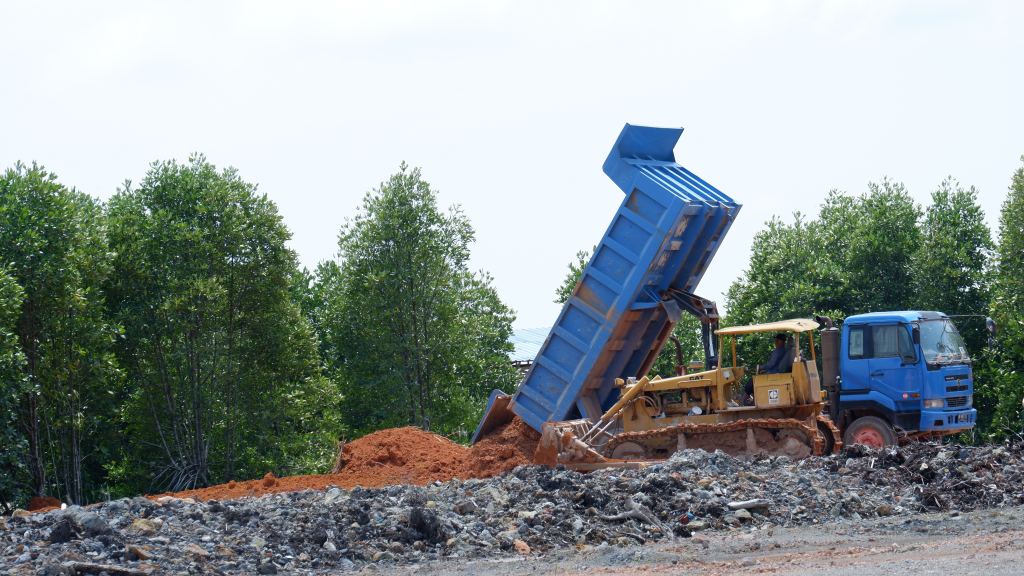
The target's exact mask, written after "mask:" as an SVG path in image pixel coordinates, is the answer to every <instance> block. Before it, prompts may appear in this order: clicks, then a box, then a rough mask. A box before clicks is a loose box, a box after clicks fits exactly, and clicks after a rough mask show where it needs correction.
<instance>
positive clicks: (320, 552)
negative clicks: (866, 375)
mask: <svg viewBox="0 0 1024 576" xmlns="http://www.w3.org/2000/svg"><path fill="white" fill-rule="evenodd" d="M1021 505H1024V451H1022V447H1021V446H998V447H980V448H973V447H959V446H939V445H932V444H915V445H911V446H908V447H904V448H900V449H890V450H883V451H871V450H866V449H861V448H859V447H854V448H853V449H848V450H846V451H845V452H844V453H843V454H841V455H838V456H830V457H823V458H810V459H806V460H801V461H796V462H794V461H791V460H789V459H787V458H785V457H778V458H760V459H753V460H751V459H740V458H734V457H731V456H728V455H725V454H723V453H720V452H716V453H714V454H708V453H706V452H703V451H699V450H694V451H686V452H683V453H680V454H676V455H675V456H673V457H672V459H670V460H669V461H667V462H665V463H663V464H659V465H655V466H650V467H647V468H643V469H640V470H628V471H622V470H604V471H600V472H595V473H591V474H578V473H575V472H570V471H566V470H557V469H556V470H551V469H546V468H541V467H537V466H523V467H519V468H516V469H515V470H514V471H513V472H511V473H509V474H506V475H504V476H499V477H495V478H489V479H486V480H468V481H457V480H456V481H450V482H445V483H441V482H438V483H435V484H433V485H428V486H405V485H402V486H391V487H385V488H379V489H372V490H371V489H362V488H355V489H352V490H342V489H339V488H331V489H328V490H326V491H311V490H307V491H303V492H293V493H283V494H273V495H270V496H265V497H261V498H242V499H238V500H226V501H207V502H196V501H193V500H190V499H181V498H172V497H164V498H160V499H158V500H156V501H152V500H148V499H145V498H134V499H130V500H127V499H126V500H117V501H112V502H107V503H103V504H97V505H92V506H88V507H70V508H68V509H66V510H56V511H52V512H47V513H44V514H29V513H22V512H19V513H16V514H15V516H14V517H11V518H6V519H2V520H0V571H7V572H8V573H11V574H100V573H103V572H106V573H108V574H148V573H162V572H166V573H225V574H243V573H244V574H252V573H259V574H275V573H279V572H280V573H308V574H320V573H336V572H338V571H346V570H360V569H363V570H366V569H379V570H386V571H394V570H396V569H403V567H409V566H410V565H417V566H419V567H427V566H432V567H433V568H432V569H437V568H438V567H439V566H445V565H451V566H459V565H460V564H459V563H464V562H469V561H474V560H479V559H486V560H487V561H491V562H493V561H501V562H508V563H510V564H509V565H512V564H511V562H513V561H515V560H517V559H519V558H524V557H525V558H537V557H538V556H539V557H550V558H556V557H560V555H564V554H567V553H569V552H570V551H572V552H573V553H578V551H583V552H582V553H584V554H592V553H594V552H593V551H595V550H604V551H610V552H608V553H615V554H626V555H629V554H633V553H634V552H637V551H639V552H641V553H644V552H643V551H646V550H657V549H659V547H669V548H671V547H673V546H686V547H688V548H687V549H689V548H692V546H693V543H694V542H695V541H696V542H700V541H707V539H708V538H717V537H719V536H720V535H722V534H731V533H735V532H741V533H747V534H764V533H765V532H764V531H766V530H781V529H788V528H796V529H800V527H804V526H808V525H818V524H825V525H829V526H850V527H856V526H860V525H861V524H862V523H867V522H884V521H889V522H893V524H892V525H893V526H899V522H902V521H905V520H910V521H913V520H914V519H915V518H919V517H921V516H920V515H921V514H922V513H928V512H936V511H942V512H944V513H946V515H949V514H951V513H952V514H957V515H959V514H961V513H963V512H967V511H971V510H980V509H1008V508H1012V507H1018V506H1021ZM757 540H760V537H758V538H757ZM648 543H655V544H654V545H653V546H643V547H641V546H638V545H639V544H648Z"/></svg>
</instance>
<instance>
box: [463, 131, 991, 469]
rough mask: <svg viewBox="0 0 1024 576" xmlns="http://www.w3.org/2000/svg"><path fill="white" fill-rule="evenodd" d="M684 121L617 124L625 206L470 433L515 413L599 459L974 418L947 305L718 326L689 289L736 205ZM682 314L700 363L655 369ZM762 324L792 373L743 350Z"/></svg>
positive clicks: (563, 455)
mask: <svg viewBox="0 0 1024 576" xmlns="http://www.w3.org/2000/svg"><path fill="white" fill-rule="evenodd" d="M681 134H682V129H670V128H650V127H642V126H631V125H628V124H627V125H626V126H625V128H623V130H622V132H621V133H620V134H619V137H618V139H617V140H616V141H615V144H614V146H613V147H612V151H611V153H610V154H609V155H608V158H607V160H606V161H605V163H604V172H605V174H607V175H608V176H609V177H610V178H611V179H612V181H613V182H615V184H616V185H618V187H619V188H620V189H621V190H622V192H623V193H624V197H623V200H622V203H621V204H620V206H619V208H618V210H617V211H616V213H615V214H614V216H613V217H612V221H611V223H610V224H609V226H608V229H607V230H606V232H605V234H604V237H603V238H602V239H601V240H600V242H598V244H597V246H596V248H595V251H594V254H593V256H592V257H591V259H590V261H589V263H588V265H587V267H586V268H585V269H584V270H583V273H582V275H581V278H580V281H579V283H578V284H577V286H576V288H575V290H574V292H573V294H572V296H571V297H570V298H569V299H568V300H567V301H566V303H565V305H564V306H563V308H562V311H561V313H560V314H559V316H558V319H557V320H556V321H555V324H554V326H553V327H552V328H551V331H550V333H549V334H548V336H547V339H546V340H545V341H544V344H543V345H542V346H541V348H540V350H539V353H538V354H537V357H536V358H535V359H534V362H533V364H532V366H531V367H530V369H529V371H528V372H527V374H526V376H525V377H524V379H523V381H522V383H521V384H520V385H519V388H518V389H517V390H516V392H515V394H514V395H512V396H507V395H505V394H503V393H501V392H498V391H495V392H494V393H492V395H491V398H490V400H489V402H488V404H487V408H486V410H485V414H484V417H483V419H482V420H481V422H480V425H479V426H478V427H477V430H476V432H475V434H474V436H473V441H474V442H475V441H476V440H477V439H479V438H480V437H482V436H483V435H485V434H486V433H487V432H489V431H490V430H491V429H493V428H495V427H496V426H499V425H501V424H502V423H504V422H507V421H508V420H509V419H511V418H512V417H513V415H515V416H518V417H519V418H521V419H522V420H523V421H524V422H525V423H526V424H528V425H529V426H531V427H532V428H534V429H536V430H538V431H541V432H542V438H541V442H540V445H541V446H540V448H539V449H538V461H541V462H546V463H549V464H565V465H571V466H574V467H576V468H588V467H591V468H592V467H600V466H604V465H610V464H614V463H618V464H621V463H623V462H626V463H628V462H630V461H633V460H649V459H657V458H664V457H667V456H668V455H670V454H671V453H672V452H674V451H676V450H678V449H682V448H687V447H703V448H709V449H714V448H720V449H723V450H725V451H728V452H734V453H764V452H773V453H784V454H789V455H791V456H794V457H801V456H806V455H809V454H821V453H825V452H829V451H832V450H838V449H839V447H841V446H842V444H843V442H844V441H846V442H860V443H865V444H873V445H879V446H882V445H889V444H893V443H895V442H898V441H899V440H900V439H901V438H904V437H908V436H937V435H943V434H950V433H954V432H958V431H962V430H965V429H969V428H971V427H972V426H973V425H974V417H975V412H974V410H973V409H972V408H971V397H972V385H973V382H972V377H971V369H970V360H969V358H968V357H967V354H966V351H965V350H964V347H963V342H962V340H961V339H960V336H959V334H958V333H957V331H956V327H955V326H953V323H952V322H951V321H950V320H949V318H947V317H946V316H944V315H942V314H939V313H935V312H890V313H874V314H865V315H859V316H853V317H850V318H847V319H846V321H845V322H844V323H843V325H842V327H841V328H835V327H833V326H832V325H831V322H830V321H828V319H825V318H821V319H818V320H817V321H816V320H810V319H793V320H787V321H782V322H774V323H769V324H761V325H753V326H734V327H728V328H720V327H719V317H718V311H717V308H716V306H715V303H714V302H712V301H710V300H707V299H705V298H702V297H700V296H698V295H696V293H695V290H696V288H697V285H698V284H699V282H700V280H701V278H702V277H703V275H704V273H705V271H706V270H707V268H708V266H709V264H710V263H711V261H712V259H713V258H714V256H715V253H716V252H717V250H718V247H719V246H720V245H721V243H722V240H723V239H724V237H725V235H726V233H727V232H728V230H729V228H730V227H731V225H732V223H733V221H734V220H735V218H736V217H737V215H738V214H739V211H740V208H741V206H740V204H738V203H737V202H735V201H734V200H733V199H732V198H730V197H729V196H727V195H726V194H725V193H723V192H721V191H720V190H718V189H717V188H715V187H714V186H712V185H711V184H709V183H708V182H707V181H705V180H703V179H701V178H700V177H698V176H697V175H696V174H694V173H693V172H691V171H689V170H687V169H686V168H684V167H683V166H681V165H680V164H678V163H677V162H676V161H675V156H674V153H673V148H674V147H675V144H676V142H677V141H678V139H679V137H680V135H681ZM684 313H687V314H693V315H695V316H696V317H697V318H699V319H700V324H701V335H702V342H703V347H704V362H703V366H700V367H699V369H695V370H693V371H692V372H689V373H685V374H677V375H668V377H664V378H663V377H661V376H659V375H649V374H648V372H649V371H650V368H651V366H652V365H653V363H654V360H655V358H656V357H657V355H658V353H659V351H660V350H661V348H662V346H663V345H664V344H665V343H666V341H668V339H669V338H670V337H671V333H672V329H673V327H674V326H675V324H676V323H677V322H678V321H679V319H680V317H681V315H682V314H684ZM819 327H822V328H823V329H822V330H821V331H820V338H821V342H820V347H819V345H818V344H817V343H816V342H815V331H816V330H817V329H818V328H819ZM757 333H770V334H776V335H779V334H782V335H783V340H784V341H785V354H784V362H783V363H782V364H784V367H783V369H782V370H774V371H773V373H762V371H760V370H759V369H758V367H748V366H743V365H741V363H740V362H738V360H737V357H736V342H737V339H739V338H745V337H748V336H749V335H751V334H757ZM840 335H841V337H840ZM780 345H781V341H780ZM819 349H820V350H821V354H818V350H819ZM765 353H766V354H767V351H765ZM819 356H820V359H819ZM819 366H820V370H819ZM744 388H746V389H748V390H750V391H751V392H752V394H751V400H750V401H747V402H744V401H743V400H744V398H741V397H740V396H741V392H742V391H743V390H744ZM542 453H543V454H542Z"/></svg>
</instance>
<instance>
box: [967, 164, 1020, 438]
mask: <svg viewBox="0 0 1024 576" xmlns="http://www.w3.org/2000/svg"><path fill="white" fill-rule="evenodd" d="M1021 160H1022V161H1024V157H1022V158H1021ZM991 313H992V317H993V319H995V321H996V323H997V324H998V326H999V337H998V342H997V345H996V347H995V349H994V350H991V351H989V353H988V355H987V356H986V357H985V360H984V362H983V363H982V365H981V375H979V376H978V378H977V380H978V381H979V384H980V385H978V386H976V387H975V393H976V396H977V397H978V400H979V402H980V406H979V417H980V418H981V417H983V418H985V419H986V420H988V421H989V423H988V426H987V427H986V428H987V430H988V431H989V437H990V438H993V439H1001V438H1004V437H1006V436H1008V435H1010V434H1024V413H1022V406H1021V402H1022V399H1024V166H1022V167H1021V168H1018V169H1017V171H1016V172H1015V173H1014V175H1013V178H1012V180H1011V182H1010V189H1009V193H1008V195H1007V197H1006V200H1005V201H1004V202H1003V206H1002V211H1001V212H1000V216H999V246H998V249H997V251H996V262H995V270H994V281H993V285H992V305H991ZM983 409H984V412H983Z"/></svg>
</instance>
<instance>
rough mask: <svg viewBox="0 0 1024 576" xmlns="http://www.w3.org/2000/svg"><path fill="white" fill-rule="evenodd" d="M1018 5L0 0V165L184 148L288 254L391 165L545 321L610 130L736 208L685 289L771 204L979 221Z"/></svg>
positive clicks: (323, 231) (590, 208) (107, 189)
mask: <svg viewBox="0 0 1024 576" xmlns="http://www.w3.org/2000/svg"><path fill="white" fill-rule="evenodd" d="M1022 17H1024V3H1021V2H1013V1H1007V2H982V1H963V2H944V1H932V0H929V1H916V2H875V1H863V2H838V1H829V2H817V1H796V0H794V1H786V2H767V1H759V0H754V1H746V2H680V1H670V2H617V3H613V2H597V1H585V2H561V1H559V2H552V1H547V2H527V1H507V2H505V1H502V2H498V1H482V0H477V1H466V2H463V1H454V0H444V1H438V0H433V1H430V2H426V1H422V0H420V1H409V2H394V1H381V0H377V1H374V2H369V1H368V2H296V1H292V2H246V1H237V2H163V3H156V2H134V1H133V2H123V3H113V2H110V3H99V2H96V3H93V2H4V3H3V4H2V5H0V167H4V168H5V167H8V166H10V165H12V164H13V163H14V162H15V161H16V160H19V159H20V160H24V161H32V160H37V161H39V162H41V163H43V164H45V165H46V166H47V167H48V168H49V169H51V170H53V171H55V172H57V174H58V175H59V176H60V178H61V180H62V181H63V182H64V183H66V184H68V185H73V186H75V187H77V188H79V189H80V190H83V191H86V192H89V193H91V194H93V195H95V196H98V197H100V198H104V199H105V198H108V197H109V196H110V195H111V194H113V192H114V191H115V189H116V188H117V186H118V185H119V184H120V183H121V182H122V181H123V180H124V179H133V180H139V179H141V177H142V175H143V174H144V173H145V171H146V168H147V166H148V164H149V163H150V162H151V161H153V160H157V159H170V158H178V159H185V158H186V157H187V156H188V154H189V153H190V152H192V151H201V152H203V153H205V154H206V155H207V157H208V158H209V159H210V161H212V162H214V163H215V164H217V165H218V166H229V165H230V166H235V167H236V168H238V169H239V170H240V172H241V174H242V177H243V178H245V179H246V180H249V181H251V182H256V183H258V184H259V186H260V190H261V191H262V192H265V193H267V194H268V195H269V196H270V198H272V199H273V200H274V201H275V202H276V203H277V204H278V206H279V207H280V210H281V213H282V214H283V216H284V219H285V222H286V223H287V225H288V226H289V228H290V229H291V230H292V232H293V234H294V239H293V241H292V246H293V247H294V249H295V250H296V251H297V252H298V253H299V255H300V258H301V260H302V262H303V264H305V265H306V266H308V267H310V268H312V267H314V266H315V265H316V263H317V262H319V261H321V260H323V259H326V258H329V257H331V256H332V255H333V254H334V253H335V252H336V236H337V232H338V229H339V227H340V225H341V224H342V222H343V220H344V219H345V218H346V217H347V216H351V215H352V214H354V211H355V209H356V207H357V206H358V204H359V201H360V199H361V197H362V195H363V194H364V193H365V192H366V191H367V190H369V189H371V188H373V187H374V186H376V185H377V184H378V183H379V182H381V181H382V180H384V179H385V178H386V177H387V176H388V175H389V174H391V173H392V172H394V171H395V170H396V169H397V166H398V164H399V163H400V162H401V161H402V160H405V161H407V162H409V163H410V164H412V165H416V166H421V167H422V168H423V172H424V175H425V177H426V179H427V180H428V181H430V182H431V183H432V185H433V186H434V187H435V188H436V189H437V190H439V191H440V198H441V202H442V204H443V205H449V204H452V203H458V204H461V205H462V206H463V208H464V210H465V212H466V214H467V215H468V216H469V218H470V220H471V221H472V223H473V225H474V227H475V228H476V231H477V242H476V244H475V246H474V249H473V263H474V266H476V267H478V268H483V269H486V270H488V271H490V272H491V273H492V274H493V275H494V277H495V279H496V283H497V288H498V290H499V292H500V294H501V297H502V298H503V299H504V300H505V302H507V303H508V304H509V305H511V306H512V307H513V308H515V309H516V310H517V312H518V314H519V319H518V321H517V323H516V325H517V326H521V327H525V326H548V325H550V324H551V323H552V322H553V321H554V319H555V317H556V315H557V314H558V306H556V305H555V304H553V303H552V302H551V300H552V297H553V294H554V290H555V287H556V286H557V285H558V284H559V283H560V281H561V280H562V278H563V276H564V274H565V270H566V264H567V263H568V262H569V261H570V260H571V259H572V257H573V254H574V253H575V252H576V251H577V250H579V249H581V248H587V247H590V246H592V245H593V244H595V243H596V242H597V240H598V239H600V237H601V235H602V234H603V233H604V230H605V227H606V226H607V225H608V221H609V220H610V218H611V216H612V214H613V212H614V211H615V209H616V207H617V206H618V204H619V202H620V201H621V192H619V190H618V188H616V187H615V185H614V184H613V183H612V182H611V181H610V180H608V179H607V178H606V177H605V176H604V174H603V173H602V172H601V164H602V162H603V161H604V158H605V156H606V155H607V153H608V150H609V148H610V147H611V145H612V143H613V142H614V139H615V137H616V135H617V134H618V132H619V130H620V129H621V128H622V125H623V124H624V123H625V122H630V123H634V124H646V125H654V126H683V127H685V128H686V132H685V133H684V134H683V137H682V139H681V141H680V145H679V146H678V147H677V149H676V155H677V159H678V160H679V161H680V163H682V164H683V165H685V166H686V167H687V168H690V169H691V170H693V171H694V172H696V173H697V174H699V175H701V176H702V177H703V178H705V179H706V180H708V181H709V182H711V183H712V184H714V185H716V186H717V187H718V188H720V189H721V190H723V191H725V192H726V193H727V194H729V195H731V196H732V197H733V198H735V199H736V200H737V201H739V202H741V203H742V204H744V208H743V210H742V211H741V213H740V216H739V218H738V220H737V221H736V223H735V224H734V226H733V228H732V231H731V232H730V234H729V236H728V237H727V239H726V241H725V243H724V244H723V247H722V249H721V250H720V251H719V253H718V256H717V258H716V259H715V260H714V261H713V262H712V264H711V267H710V269H709V271H708V273H707V275H706V276H705V278H704V281H703V282H702V283H701V286H700V287H699V290H698V292H699V293H701V294H702V295H704V296H706V297H709V298H712V299H717V300H718V301H719V302H720V303H721V301H722V294H723V293H724V291H725V290H726V289H727V287H728V285H729V283H730V282H732V280H733V279H734V278H735V277H736V276H737V274H738V273H739V271H740V270H741V269H742V268H744V267H745V265H746V263H747V259H748V254H749V247H750V243H751V239H752V237H753V234H754V233H755V232H756V231H757V230H759V229H760V228H761V227H762V224H763V222H764V221H765V220H766V219H768V218H769V217H770V216H771V215H773V214H776V215H782V216H785V217H788V215H789V214H790V213H792V212H793V211H794V210H801V211H804V212H806V213H811V214H814V213H816V212H817V208H818V206H819V204H820V202H821V200H822V198H823V197H824V195H825V194H826V193H827V192H828V190H829V189H831V188H838V189H842V190H846V191H849V192H861V191H863V190H864V189H865V188H866V186H865V185H866V183H867V182H868V181H870V180H879V179H881V178H882V177H883V176H886V175H888V176H890V177H892V178H894V179H896V180H900V181H903V182H904V183H906V184H907V186H908V187H909V188H910V190H911V192H912V193H913V195H914V196H915V198H917V199H918V201H919V202H922V203H924V202H926V201H927V198H928V195H929V194H930V192H931V190H933V189H934V188H935V186H936V185H937V184H938V183H939V182H940V181H941V180H942V179H943V178H944V177H945V176H946V175H954V176H956V177H957V178H958V179H959V180H960V181H961V182H962V183H964V184H967V185H974V186H976V187H977V188H978V189H979V190H980V193H981V200H982V205H983V207H984V208H985V210H986V212H987V214H988V218H989V222H990V224H992V225H993V226H994V225H995V223H996V221H997V218H998V209H999V205H1000V203H1001V202H1002V200H1003V198H1004V197H1005V193H1006V188H1007V185H1008V183H1009V179H1010V176H1011V174H1012V172H1013V171H1014V170H1015V169H1016V168H1017V167H1018V166H1020V161H1019V158H1020V155H1021V154H1022V153H1024V113H1022V110H1024V74H1022V73H1021V71H1022V69H1024V65H1022V61H1024V34H1021V30H1022V29H1024V18H1022Z"/></svg>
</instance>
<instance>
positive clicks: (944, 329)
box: [920, 319, 970, 364]
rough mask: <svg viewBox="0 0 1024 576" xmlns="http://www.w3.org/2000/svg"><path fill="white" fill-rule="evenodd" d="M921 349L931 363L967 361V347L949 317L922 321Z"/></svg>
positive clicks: (925, 358) (926, 360) (926, 359)
mask: <svg viewBox="0 0 1024 576" xmlns="http://www.w3.org/2000/svg"><path fill="white" fill-rule="evenodd" d="M920 326H921V351H922V352H924V360H925V362H927V363H929V364H954V363H959V362H967V361H969V360H970V358H969V357H968V356H967V347H966V346H964V340H963V338H961V337H960V333H959V332H957V330H956V326H954V325H953V323H952V322H950V321H949V320H947V319H942V320H923V321H921V324H920Z"/></svg>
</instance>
